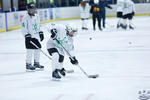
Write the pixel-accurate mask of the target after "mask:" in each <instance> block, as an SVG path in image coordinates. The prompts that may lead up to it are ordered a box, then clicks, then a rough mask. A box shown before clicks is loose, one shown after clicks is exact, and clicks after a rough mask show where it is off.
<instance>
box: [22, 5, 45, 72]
mask: <svg viewBox="0 0 150 100" xmlns="http://www.w3.org/2000/svg"><path fill="white" fill-rule="evenodd" d="M27 11H28V13H27V15H26V16H25V17H24V18H23V21H22V33H23V35H24V37H25V46H26V49H27V50H26V69H27V70H35V69H36V68H40V69H41V68H44V66H41V65H40V63H39V59H40V50H39V48H41V44H40V42H41V41H42V40H43V39H44V35H43V32H42V31H41V30H40V20H39V17H38V16H37V15H36V14H35V4H34V3H29V4H28V5H27ZM34 44H35V45H36V46H37V47H38V48H36V46H35V45H34ZM33 55H34V65H32V56H33Z"/></svg>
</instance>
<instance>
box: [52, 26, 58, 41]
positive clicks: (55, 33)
mask: <svg viewBox="0 0 150 100" xmlns="http://www.w3.org/2000/svg"><path fill="white" fill-rule="evenodd" d="M51 34H52V35H51V38H52V39H53V40H55V39H56V38H57V30H56V29H55V28H54V29H51Z"/></svg>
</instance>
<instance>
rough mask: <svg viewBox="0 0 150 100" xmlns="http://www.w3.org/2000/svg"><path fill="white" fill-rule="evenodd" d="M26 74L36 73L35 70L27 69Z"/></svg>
mask: <svg viewBox="0 0 150 100" xmlns="http://www.w3.org/2000/svg"><path fill="white" fill-rule="evenodd" d="M26 72H35V70H30V69H26Z"/></svg>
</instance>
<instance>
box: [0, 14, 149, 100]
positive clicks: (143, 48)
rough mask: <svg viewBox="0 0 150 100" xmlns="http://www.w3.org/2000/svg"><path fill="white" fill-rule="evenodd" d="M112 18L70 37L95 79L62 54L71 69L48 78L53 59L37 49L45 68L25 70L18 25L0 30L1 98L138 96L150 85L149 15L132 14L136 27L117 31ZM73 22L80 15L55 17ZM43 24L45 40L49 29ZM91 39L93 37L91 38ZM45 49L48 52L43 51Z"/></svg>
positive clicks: (111, 99)
mask: <svg viewBox="0 0 150 100" xmlns="http://www.w3.org/2000/svg"><path fill="white" fill-rule="evenodd" d="M116 22H117V19H116V18H108V19H106V29H104V30H103V31H99V30H98V28H97V30H96V31H92V20H89V27H90V29H89V30H88V31H82V30H81V29H79V33H78V35H77V36H76V37H75V38H74V42H75V53H76V57H77V59H78V60H79V64H80V66H81V67H82V68H83V69H84V70H85V71H86V72H87V73H88V74H89V75H91V74H92V75H93V74H99V75H100V77H99V78H97V79H89V78H87V77H86V76H85V75H84V74H83V72H82V71H81V70H80V69H79V68H78V67H77V66H73V65H71V64H70V62H69V59H68V57H67V56H66V57H65V61H64V67H65V68H66V69H74V70H75V72H74V73H73V74H67V76H66V77H64V78H63V79H62V80H61V81H52V79H51V60H49V59H48V58H47V57H46V56H44V55H43V54H42V53H41V64H42V65H44V66H45V70H44V71H36V72H30V73H29V72H26V71H25V52H26V49H25V45H24V37H23V36H22V33H21V30H20V29H19V30H15V31H9V32H5V33H1V34H0V100H138V97H139V94H138V92H139V91H141V90H150V17H149V16H144V17H135V18H134V20H133V23H134V26H135V30H129V29H127V30H121V29H119V30H117V29H116ZM55 23H61V24H68V23H74V24H75V25H76V26H77V27H78V28H81V21H80V20H70V21H59V22H55ZM46 26H48V24H44V25H42V29H43V31H44V34H45V40H44V41H43V42H42V46H43V48H42V50H43V51H44V52H45V53H47V50H46V42H47V40H48V38H49V37H50V34H49V33H48V32H47V30H46V28H45V27H46ZM90 38H91V40H90ZM47 54H48V53H47Z"/></svg>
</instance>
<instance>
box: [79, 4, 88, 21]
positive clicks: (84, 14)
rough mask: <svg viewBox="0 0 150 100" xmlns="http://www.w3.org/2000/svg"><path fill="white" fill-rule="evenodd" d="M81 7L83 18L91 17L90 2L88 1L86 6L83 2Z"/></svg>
mask: <svg viewBox="0 0 150 100" xmlns="http://www.w3.org/2000/svg"><path fill="white" fill-rule="evenodd" d="M79 8H80V16H81V18H89V16H90V6H89V4H88V3H86V6H85V7H82V6H81V4H79Z"/></svg>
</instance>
